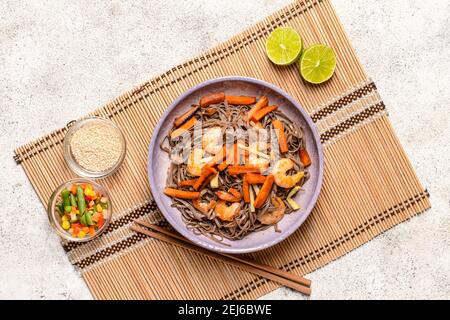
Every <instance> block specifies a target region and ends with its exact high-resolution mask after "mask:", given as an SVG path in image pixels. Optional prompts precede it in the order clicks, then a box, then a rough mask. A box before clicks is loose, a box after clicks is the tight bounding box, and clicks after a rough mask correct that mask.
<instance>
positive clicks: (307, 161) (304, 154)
mask: <svg viewBox="0 0 450 320" xmlns="http://www.w3.org/2000/svg"><path fill="white" fill-rule="evenodd" d="M300 161H301V163H302V164H303V166H304V167H305V168H306V167H309V166H310V165H311V158H310V157H309V154H308V151H306V149H305V148H303V149H300Z"/></svg>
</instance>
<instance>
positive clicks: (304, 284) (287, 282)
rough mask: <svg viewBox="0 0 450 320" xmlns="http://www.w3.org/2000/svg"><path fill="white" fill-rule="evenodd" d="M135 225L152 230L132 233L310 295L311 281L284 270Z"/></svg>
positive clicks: (135, 228)
mask: <svg viewBox="0 0 450 320" xmlns="http://www.w3.org/2000/svg"><path fill="white" fill-rule="evenodd" d="M135 222H136V223H138V224H140V225H142V226H145V227H148V228H150V229H152V230H148V229H144V228H141V227H139V226H131V229H132V230H133V231H136V232H139V233H142V234H145V235H147V236H150V237H153V238H155V239H158V240H161V241H165V242H168V243H171V244H174V245H177V246H179V247H182V248H185V249H188V250H191V251H195V252H198V253H202V254H205V255H208V256H210V257H212V258H214V259H216V260H220V261H223V262H226V263H228V264H231V265H233V266H236V267H238V268H241V269H243V270H246V271H248V272H251V273H254V274H257V275H259V276H261V277H264V278H266V279H269V280H272V281H275V282H277V283H279V284H281V285H283V286H286V287H289V288H291V289H293V290H296V291H298V292H301V293H303V294H305V295H308V296H309V295H311V288H309V286H310V285H311V281H310V280H307V279H304V278H302V277H299V276H296V275H293V274H290V273H288V272H285V271H284V270H279V269H276V268H273V267H270V266H266V265H261V264H258V263H256V262H252V261H248V260H244V259H241V258H238V257H235V256H232V255H228V254H220V253H216V252H213V251H209V250H206V249H204V248H202V247H198V246H196V245H194V244H193V243H191V242H189V241H188V240H186V239H184V238H183V237H181V236H180V235H177V234H175V233H173V232H171V231H169V230H166V229H164V228H161V227H158V226H155V225H153V224H150V223H147V222H145V221H135Z"/></svg>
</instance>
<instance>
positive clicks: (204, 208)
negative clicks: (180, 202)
mask: <svg viewBox="0 0 450 320" xmlns="http://www.w3.org/2000/svg"><path fill="white" fill-rule="evenodd" d="M192 205H193V206H194V208H195V209H197V210H198V211H200V212H202V213H208V212H209V210H211V209H213V208H214V207H215V206H216V201H215V200H211V201H209V203H207V202H201V201H200V198H198V199H194V200H192Z"/></svg>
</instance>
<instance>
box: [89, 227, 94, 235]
mask: <svg viewBox="0 0 450 320" xmlns="http://www.w3.org/2000/svg"><path fill="white" fill-rule="evenodd" d="M89 235H90V236H91V237H93V236H95V228H94V226H90V227H89Z"/></svg>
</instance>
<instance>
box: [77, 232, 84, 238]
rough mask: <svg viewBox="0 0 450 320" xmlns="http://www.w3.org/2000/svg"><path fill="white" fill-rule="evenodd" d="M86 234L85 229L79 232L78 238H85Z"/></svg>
mask: <svg viewBox="0 0 450 320" xmlns="http://www.w3.org/2000/svg"><path fill="white" fill-rule="evenodd" d="M85 235H86V232H84V231H80V232H78V238H84V236H85Z"/></svg>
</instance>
